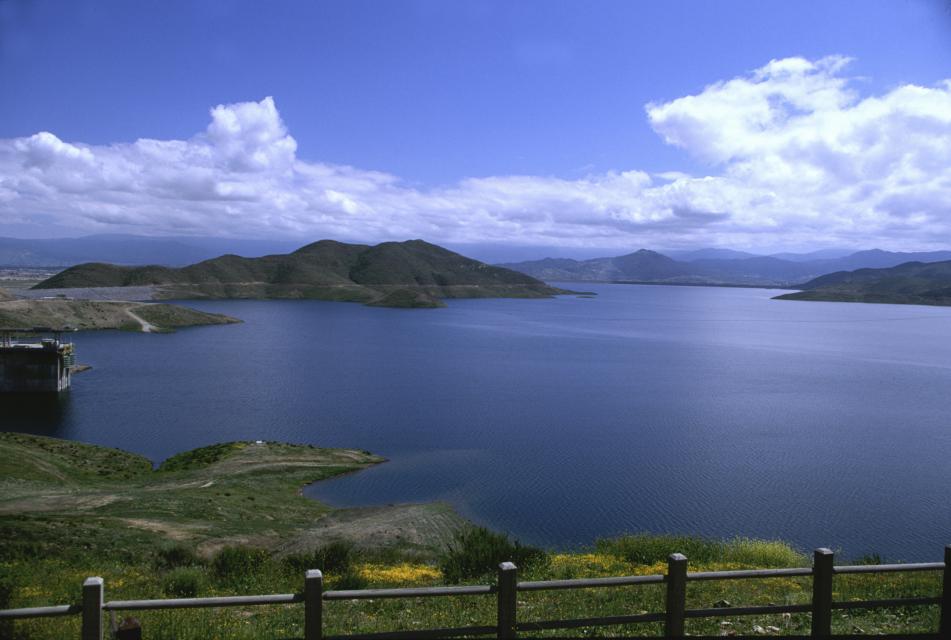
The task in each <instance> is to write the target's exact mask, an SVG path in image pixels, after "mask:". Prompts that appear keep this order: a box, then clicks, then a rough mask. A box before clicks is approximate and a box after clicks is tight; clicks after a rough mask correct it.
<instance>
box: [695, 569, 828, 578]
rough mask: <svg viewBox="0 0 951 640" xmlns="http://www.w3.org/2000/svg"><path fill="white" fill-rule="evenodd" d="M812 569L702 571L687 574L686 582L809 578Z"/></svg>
mask: <svg viewBox="0 0 951 640" xmlns="http://www.w3.org/2000/svg"><path fill="white" fill-rule="evenodd" d="M811 575H812V567H801V568H796V569H743V570H738V571H702V572H698V573H687V580H740V579H743V578H789V577H797V576H811Z"/></svg>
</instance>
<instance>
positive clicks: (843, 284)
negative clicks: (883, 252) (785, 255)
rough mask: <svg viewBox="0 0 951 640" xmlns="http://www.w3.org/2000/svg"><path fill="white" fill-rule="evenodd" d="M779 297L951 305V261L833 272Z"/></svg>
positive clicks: (908, 263) (907, 263)
mask: <svg viewBox="0 0 951 640" xmlns="http://www.w3.org/2000/svg"><path fill="white" fill-rule="evenodd" d="M800 287H801V288H802V289H803V290H802V291H799V292H796V293H787V294H785V295H782V296H778V297H777V298H776V299H778V300H822V301H835V302H878V303H889V304H929V305H945V306H946V305H951V261H945V262H929V263H925V262H906V263H905V264H901V265H898V266H897V267H890V268H887V269H858V270H856V271H839V272H836V273H830V274H827V275H824V276H821V277H819V278H816V279H814V280H810V281H809V282H807V283H805V284H803V285H800Z"/></svg>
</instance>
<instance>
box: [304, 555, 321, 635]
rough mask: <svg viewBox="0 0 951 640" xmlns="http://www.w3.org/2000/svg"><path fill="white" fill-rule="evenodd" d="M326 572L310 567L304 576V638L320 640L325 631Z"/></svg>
mask: <svg viewBox="0 0 951 640" xmlns="http://www.w3.org/2000/svg"><path fill="white" fill-rule="evenodd" d="M323 598H324V574H323V573H321V572H320V569H310V570H308V571H307V573H306V575H305V576H304V640H320V638H321V637H323V633H324V621H323V618H324V610H323Z"/></svg>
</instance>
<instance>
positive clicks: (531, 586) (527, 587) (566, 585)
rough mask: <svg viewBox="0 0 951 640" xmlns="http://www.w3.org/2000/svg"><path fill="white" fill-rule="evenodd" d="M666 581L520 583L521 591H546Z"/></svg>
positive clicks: (652, 578)
mask: <svg viewBox="0 0 951 640" xmlns="http://www.w3.org/2000/svg"><path fill="white" fill-rule="evenodd" d="M663 581H664V576H663V575H656V576H620V577H616V578H573V579H571V580H542V581H540V582H519V583H518V585H516V589H517V590H519V591H546V590H550V589H588V588H595V587H624V586H628V585H632V584H657V583H660V582H663Z"/></svg>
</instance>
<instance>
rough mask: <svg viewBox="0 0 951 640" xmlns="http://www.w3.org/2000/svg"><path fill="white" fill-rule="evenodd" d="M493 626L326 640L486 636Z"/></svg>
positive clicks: (390, 639) (341, 637)
mask: <svg viewBox="0 0 951 640" xmlns="http://www.w3.org/2000/svg"><path fill="white" fill-rule="evenodd" d="M495 631H496V628H495V627H447V628H445V629H413V630H412V631H380V632H378V633H358V634H354V635H352V636H328V637H327V639H326V640H358V639H359V640H403V638H406V639H407V640H409V639H411V638H437V639H438V638H451V637H454V636H486V635H489V634H494V633H495Z"/></svg>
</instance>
